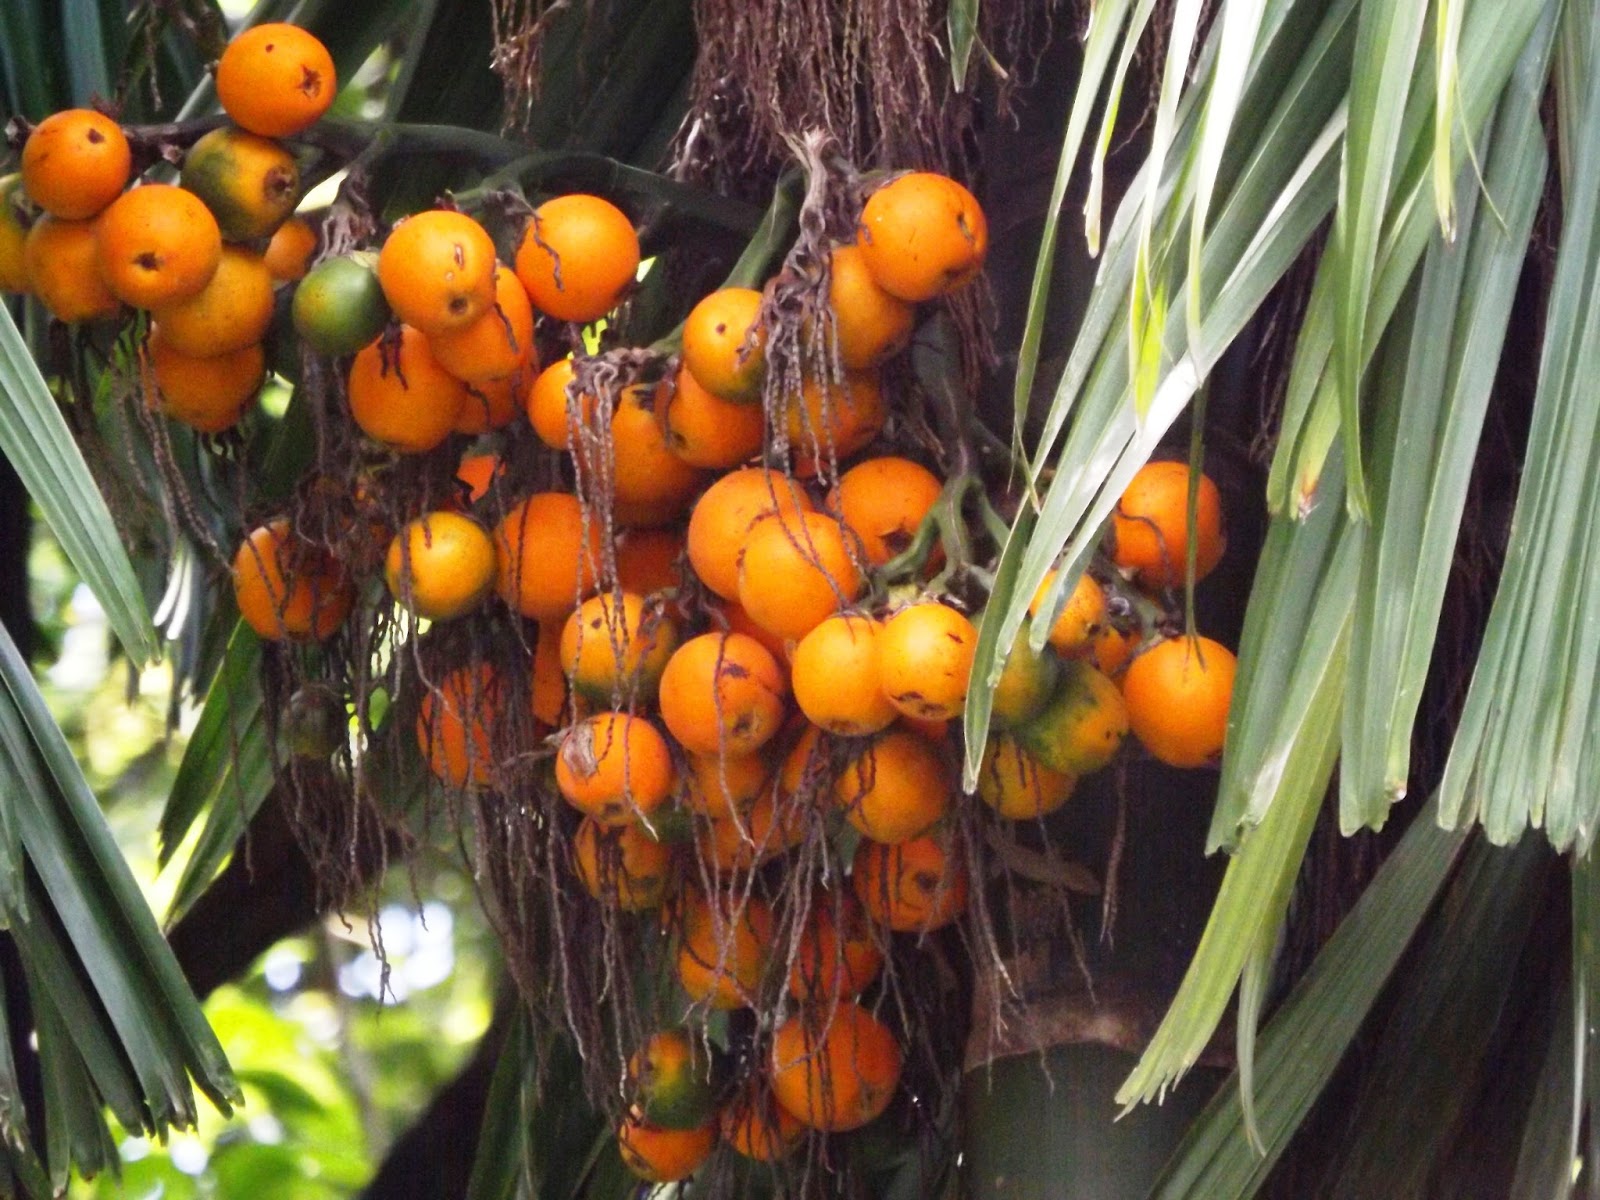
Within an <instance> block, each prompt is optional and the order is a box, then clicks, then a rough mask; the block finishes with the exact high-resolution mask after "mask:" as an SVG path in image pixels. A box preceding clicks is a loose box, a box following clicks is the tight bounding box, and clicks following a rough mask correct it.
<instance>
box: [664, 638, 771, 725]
mask: <svg viewBox="0 0 1600 1200" xmlns="http://www.w3.org/2000/svg"><path fill="white" fill-rule="evenodd" d="M787 691H788V689H787V685H786V684H785V682H784V678H783V672H782V671H781V670H780V668H779V667H778V664H777V661H776V660H775V659H774V658H773V657H772V654H771V652H770V651H768V650H767V648H766V647H765V646H762V645H761V644H760V643H759V642H757V641H756V640H755V639H754V638H750V637H746V636H745V635H744V634H741V633H704V634H701V635H700V636H699V637H694V638H690V639H689V640H688V641H686V642H684V643H683V645H681V646H679V647H678V649H677V650H676V651H675V652H674V653H673V655H672V657H671V658H670V659H668V660H667V666H666V670H665V671H663V672H662V674H661V685H660V688H659V694H660V706H661V719H662V720H663V721H664V722H665V723H666V726H667V729H668V730H669V731H670V732H671V734H672V736H673V737H675V738H676V739H677V740H678V744H679V745H681V746H682V747H683V748H684V749H685V750H687V751H689V752H690V753H691V754H730V755H738V754H753V753H754V752H755V751H757V750H759V749H760V748H761V747H762V746H763V745H765V744H766V743H767V742H768V741H769V740H770V739H771V738H772V736H773V735H774V734H776V733H777V732H778V730H779V728H780V727H781V726H782V724H783V702H784V697H785V695H786V694H787Z"/></svg>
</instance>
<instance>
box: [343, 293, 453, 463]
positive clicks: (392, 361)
mask: <svg viewBox="0 0 1600 1200" xmlns="http://www.w3.org/2000/svg"><path fill="white" fill-rule="evenodd" d="M346 392H347V394H348V396H349V400H350V416H351V418H352V419H353V420H354V421H355V423H356V424H357V425H358V426H359V427H360V429H361V432H362V433H364V434H366V435H367V436H368V437H370V438H371V439H372V440H373V441H375V442H380V443H382V444H383V445H385V446H388V447H389V448H390V449H392V450H397V451H399V452H400V453H402V454H421V453H424V452H425V451H428V450H432V449H433V448H434V447H435V446H437V445H439V443H440V442H442V441H444V439H445V438H447V437H449V436H450V432H451V430H452V429H453V428H454V427H455V423H456V417H457V416H458V415H459V414H460V412H461V406H462V405H463V404H465V403H466V401H467V387H466V384H464V383H462V382H461V381H460V380H459V379H457V378H456V377H455V376H454V375H452V374H450V373H449V372H448V371H446V370H445V369H444V368H443V367H441V366H440V365H439V364H438V362H436V361H435V360H434V357H433V351H431V350H430V349H429V348H428V339H427V338H426V337H424V336H423V335H422V333H421V331H419V330H417V329H413V328H412V327H411V326H409V325H402V326H401V327H400V332H399V335H398V336H397V337H394V338H386V337H385V338H379V339H378V340H376V341H373V342H369V343H368V344H367V345H366V346H364V347H363V348H362V349H361V351H360V353H358V354H357V355H356V356H355V359H354V360H353V361H352V362H351V363H350V377H349V379H348V381H347V385H346Z"/></svg>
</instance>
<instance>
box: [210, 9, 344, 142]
mask: <svg viewBox="0 0 1600 1200" xmlns="http://www.w3.org/2000/svg"><path fill="white" fill-rule="evenodd" d="M338 92H339V78H338V73H337V71H336V70H335V69H334V65H333V56H332V55H331V54H329V53H328V48H327V47H326V46H324V45H323V44H322V43H321V42H320V41H319V40H318V39H317V38H316V37H315V36H313V35H312V34H310V33H308V32H306V31H305V30H304V29H301V28H299V27H298V26H295V25H290V24H287V23H284V22H268V23H266V24H262V25H253V26H251V27H250V28H249V29H245V30H243V31H241V32H240V33H239V34H237V35H236V36H235V37H234V38H233V40H232V41H230V42H229V43H228V46H227V48H226V49H225V50H224V51H223V52H222V58H221V59H220V60H219V61H218V63H217V99H218V100H219V101H220V102H221V104H222V107H223V110H224V111H225V112H227V114H228V115H229V116H230V117H232V118H233V120H234V123H235V124H237V125H239V126H240V127H242V128H244V129H247V130H249V131H250V132H251V133H255V134H260V135H261V136H262V137H272V138H281V137H292V136H293V135H295V134H297V133H299V132H300V131H301V130H303V129H306V128H308V127H309V126H311V125H313V124H314V123H315V122H316V120H317V118H319V117H320V116H322V114H323V113H325V112H327V111H328V106H329V105H331V104H332V103H333V98H334V96H336V95H337V94H338Z"/></svg>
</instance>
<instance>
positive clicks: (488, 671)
mask: <svg viewBox="0 0 1600 1200" xmlns="http://www.w3.org/2000/svg"><path fill="white" fill-rule="evenodd" d="M500 705H501V683H500V676H499V673H498V672H496V671H495V669H494V667H493V666H491V665H490V664H489V663H476V664H472V663H469V664H465V665H463V666H459V667H456V668H455V669H454V670H452V671H450V672H449V673H447V674H446V675H445V676H444V677H443V678H441V679H440V680H439V681H438V690H437V691H434V690H432V689H430V690H429V691H428V692H427V693H426V694H425V695H424V696H423V697H422V703H421V705H420V706H419V708H418V712H417V746H418V747H419V748H420V749H421V751H422V757H423V759H424V760H425V761H426V762H427V764H428V770H429V772H430V773H431V774H432V775H433V777H434V778H435V779H437V780H439V781H440V782H441V783H444V784H446V785H447V786H449V787H452V788H457V789H461V788H483V787H488V786H489V785H490V784H491V783H493V782H494V775H495V767H496V763H495V759H494V732H495V730H496V727H497V724H498V721H499V717H500Z"/></svg>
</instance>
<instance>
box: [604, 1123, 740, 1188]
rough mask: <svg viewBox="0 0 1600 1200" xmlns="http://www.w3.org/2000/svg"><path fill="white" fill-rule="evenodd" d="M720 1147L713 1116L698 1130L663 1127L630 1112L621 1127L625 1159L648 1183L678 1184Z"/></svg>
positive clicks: (620, 1143)
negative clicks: (678, 1181)
mask: <svg viewBox="0 0 1600 1200" xmlns="http://www.w3.org/2000/svg"><path fill="white" fill-rule="evenodd" d="M716 1148H717V1121H716V1118H715V1117H714V1116H713V1117H711V1118H709V1119H708V1120H707V1121H706V1123H705V1124H704V1125H702V1126H700V1127H699V1128H697V1129H663V1128H661V1127H660V1126H657V1125H651V1124H650V1123H649V1122H647V1121H645V1120H644V1118H643V1117H642V1116H641V1115H640V1114H639V1113H638V1112H637V1111H634V1112H630V1113H629V1114H628V1116H627V1118H626V1119H625V1120H624V1121H623V1122H622V1124H621V1126H619V1127H618V1129H617V1150H618V1152H619V1153H620V1154H621V1155H622V1162H623V1164H624V1165H625V1166H626V1167H627V1168H628V1170H630V1171H632V1172H633V1173H634V1174H635V1175H637V1176H638V1177H639V1178H640V1179H643V1180H644V1181H646V1182H647V1183H674V1182H676V1181H677V1180H680V1179H687V1178H689V1176H691V1175H693V1174H694V1173H695V1171H696V1170H697V1169H698V1168H699V1166H700V1164H701V1163H703V1162H705V1160H706V1159H708V1158H710V1157H711V1152H712V1151H713V1150H715V1149H716Z"/></svg>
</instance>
